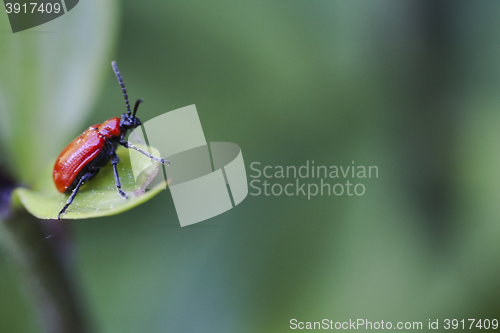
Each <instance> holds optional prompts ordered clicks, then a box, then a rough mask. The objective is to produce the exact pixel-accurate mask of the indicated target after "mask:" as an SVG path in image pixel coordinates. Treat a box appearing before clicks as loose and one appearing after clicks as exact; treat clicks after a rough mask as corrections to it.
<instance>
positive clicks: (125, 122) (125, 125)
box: [120, 99, 142, 133]
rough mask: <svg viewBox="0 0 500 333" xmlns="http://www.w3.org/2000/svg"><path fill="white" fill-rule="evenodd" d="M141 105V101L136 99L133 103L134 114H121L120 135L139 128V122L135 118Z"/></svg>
mask: <svg viewBox="0 0 500 333" xmlns="http://www.w3.org/2000/svg"><path fill="white" fill-rule="evenodd" d="M141 103H142V99H138V100H137V102H135V106H134V113H132V114H131V113H130V112H127V113H124V114H122V116H121V118H120V129H121V132H122V133H126V132H127V131H128V130H132V129H134V128H136V127H139V126H141V120H140V119H139V118H138V117H136V116H135V114H136V113H137V108H138V107H139V104H141Z"/></svg>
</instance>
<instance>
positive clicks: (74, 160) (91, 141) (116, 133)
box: [52, 61, 169, 220]
mask: <svg viewBox="0 0 500 333" xmlns="http://www.w3.org/2000/svg"><path fill="white" fill-rule="evenodd" d="M111 65H112V66H113V70H114V72H115V74H116V77H117V78H118V82H119V83H120V86H121V87H122V91H123V96H124V97H125V104H126V105H127V113H124V114H122V116H121V118H118V117H114V118H111V119H108V120H106V121H105V122H103V123H102V124H96V125H93V126H90V127H89V128H88V129H87V130H85V132H83V133H82V134H81V135H80V136H79V137H77V138H76V139H74V140H73V141H71V143H70V144H69V145H67V146H66V148H64V150H63V151H62V152H61V154H60V155H59V157H58V158H57V160H56V163H55V164H54V171H53V172H52V175H53V178H54V184H55V185H56V188H57V190H58V191H59V192H61V193H71V192H72V193H71V195H70V197H69V199H68V201H67V203H66V205H64V207H63V208H62V209H61V211H60V212H59V214H58V215H57V219H59V220H60V219H61V215H62V214H64V213H65V212H66V209H67V208H68V207H69V205H71V203H72V202H73V199H74V198H75V196H76V194H77V193H78V190H79V189H80V186H82V184H83V183H85V182H86V181H89V180H91V179H92V178H94V177H95V176H96V175H97V174H98V173H99V170H100V169H101V168H102V167H104V166H105V165H106V164H108V162H109V161H111V165H112V166H113V171H114V174H115V183H116V187H117V189H118V192H119V193H120V194H121V196H122V197H123V198H125V199H127V194H126V193H125V192H123V190H122V189H121V183H120V177H119V176H118V170H117V169H116V166H117V165H118V162H119V158H118V155H117V154H116V148H117V147H118V144H120V145H122V146H124V147H125V148H132V149H135V150H137V151H138V152H140V153H142V154H144V155H146V156H147V157H149V158H150V159H152V160H154V161H157V162H160V163H163V164H165V163H167V164H169V163H168V161H166V160H164V159H162V158H158V157H155V156H152V155H151V154H149V153H148V152H146V151H144V150H142V149H140V148H137V147H135V146H134V145H132V144H131V143H130V142H128V141H125V140H124V139H125V136H126V134H127V131H128V130H131V129H134V128H136V127H138V126H140V125H141V121H140V120H139V118H137V117H136V116H135V114H136V112H137V108H138V107H139V104H140V103H141V102H142V100H141V99H138V100H137V102H136V103H135V107H134V113H131V112H130V106H129V102H128V95H127V89H125V84H124V83H123V79H122V77H121V75H120V71H119V70H118V67H117V66H116V62H115V61H113V62H112V63H111Z"/></svg>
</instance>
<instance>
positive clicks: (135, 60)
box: [0, 0, 500, 332]
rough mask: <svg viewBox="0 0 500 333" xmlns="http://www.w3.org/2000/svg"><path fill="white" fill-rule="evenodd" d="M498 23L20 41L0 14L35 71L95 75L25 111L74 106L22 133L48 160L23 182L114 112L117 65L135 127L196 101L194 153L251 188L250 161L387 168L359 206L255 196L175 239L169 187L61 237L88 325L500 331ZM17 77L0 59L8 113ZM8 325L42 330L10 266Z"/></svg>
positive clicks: (410, 14)
mask: <svg viewBox="0 0 500 333" xmlns="http://www.w3.org/2000/svg"><path fill="white" fill-rule="evenodd" d="M92 6H93V7H92ZM5 16H6V15H5ZM499 17H500V2H498V1H493V0H490V1H486V0H484V1H481V2H472V1H430V0H425V1H396V0H392V1H387V0H384V1H382V0H377V1H370V2H368V1H332V0H309V1H298V0H286V1H284V0H283V1H281V0H278V1H264V0H252V1H230V0H215V1H210V2H205V1H192V0H187V1H186V0H183V1H162V0H148V1H143V2H137V1H132V0H125V1H123V2H118V3H114V2H104V3H103V4H100V3H98V2H97V1H81V2H80V4H79V5H78V6H77V7H75V9H73V10H72V11H71V12H69V13H68V14H66V15H64V16H63V17H61V18H59V19H57V20H55V21H52V22H50V23H47V24H45V25H43V26H40V27H38V28H35V29H32V30H28V31H26V32H21V33H18V34H15V35H13V36H12V33H11V32H10V31H9V29H10V28H9V26H8V25H6V24H5V19H6V18H2V20H3V21H4V22H3V23H4V24H3V25H2V31H1V34H0V40H1V39H4V40H6V39H9V43H15V42H13V38H16V39H19V40H20V39H23V38H24V40H25V41H26V40H28V39H29V41H28V42H25V43H27V45H30V44H29V43H38V44H37V45H41V47H42V49H44V53H43V54H39V53H37V52H34V53H31V54H30V55H29V56H30V57H31V58H33V59H31V60H30V59H27V60H26V63H27V64H31V63H35V62H36V61H37V60H36V59H38V58H37V57H42V56H44V57H46V58H47V57H48V58H50V59H52V58H51V56H53V59H55V60H53V61H54V63H55V65H53V66H54V67H50V66H48V67H46V70H47V71H48V73H49V74H48V75H47V76H46V77H47V78H48V77H51V80H53V81H56V80H57V77H55V78H54V77H53V76H52V75H50V74H51V73H53V72H52V71H50V69H51V68H56V67H57V66H58V65H59V64H61V66H63V65H65V67H63V68H61V69H60V70H61V71H62V73H70V72H76V73H81V75H88V77H92V76H91V75H94V76H93V77H95V78H96V82H95V84H93V82H92V81H90V82H86V83H85V86H84V88H85V89H83V90H75V91H72V92H71V94H70V93H64V94H63V93H62V92H61V91H58V90H57V89H55V88H50V89H52V90H50V89H49V88H48V89H49V90H50V91H49V92H42V93H41V95H39V96H38V97H39V100H40V101H41V102H40V103H45V104H44V105H45V106H46V108H47V109H50V110H53V109H54V108H51V107H50V106H51V105H53V104H57V103H59V102H58V101H59V100H64V103H65V104H61V105H62V106H60V108H61V110H62V111H61V112H62V113H60V114H51V117H53V118H51V119H52V120H51V121H50V122H47V123H50V124H45V125H46V126H45V127H43V129H41V131H42V132H41V133H42V134H37V133H32V132H30V133H28V134H26V133H25V132H22V131H21V132H20V133H19V131H18V132H16V133H17V134H16V135H18V139H19V138H21V139H19V140H21V141H22V140H28V143H29V141H33V140H38V139H37V135H38V136H42V135H43V138H41V139H40V140H41V141H43V143H44V145H45V146H43V147H42V149H41V148H37V149H36V150H37V151H36V152H34V153H37V154H39V155H41V156H40V157H39V158H36V159H35V161H34V162H33V164H31V165H27V166H25V168H26V170H25V171H23V170H21V171H19V170H17V171H16V172H19V174H18V175H16V176H17V177H18V178H19V179H20V180H23V181H24V182H25V183H29V181H30V177H31V178H32V177H33V176H32V175H28V174H29V173H30V172H31V173H32V174H33V175H34V174H35V173H34V171H30V170H36V168H37V166H41V165H45V164H47V163H49V162H50V161H53V160H54V159H55V158H56V157H57V154H58V152H59V151H60V150H61V149H62V148H64V146H65V145H66V144H67V143H68V142H69V140H70V139H71V138H72V137H74V136H76V134H78V133H80V132H81V131H82V130H84V129H85V128H86V127H87V126H89V125H91V124H94V123H99V122H102V120H104V119H108V118H110V117H113V116H118V115H119V114H121V113H122V112H123V111H124V103H123V97H122V95H121V93H120V89H119V86H118V84H117V82H116V78H115V77H114V75H113V72H112V70H111V66H110V62H111V60H116V61H117V62H118V65H119V66H120V70H121V72H122V75H123V77H124V80H125V84H126V86H127V89H128V91H129V95H130V97H131V99H132V100H135V99H136V98H143V99H144V101H145V102H144V104H143V105H142V106H141V109H140V115H139V116H140V118H141V120H142V121H143V122H145V121H147V120H148V119H151V118H153V117H155V116H157V115H160V114H162V113H164V112H166V111H169V110H174V109H177V108H180V107H183V106H186V105H190V104H196V106H197V109H198V113H199V115H200V119H201V122H202V124H203V129H204V132H205V136H206V138H207V140H208V141H228V142H234V143H237V144H238V145H239V146H240V147H241V149H242V152H243V158H244V160H245V164H246V166H247V174H252V173H251V170H250V169H249V167H248V166H249V165H250V163H252V162H254V161H258V162H261V163H262V165H295V166H297V167H298V166H301V165H303V164H305V161H306V160H309V161H312V160H314V161H315V164H316V165H343V166H346V165H350V164H351V162H352V161H353V160H354V161H355V163H356V164H357V165H376V166H378V167H379V178H378V179H369V180H366V181H364V182H363V183H364V184H365V186H366V193H365V195H364V196H361V197H356V196H354V197H348V196H341V197H332V196H330V197H328V196H323V197H320V196H318V197H315V198H312V199H311V200H310V201H308V200H307V198H304V197H296V196H294V197H288V196H285V195H282V196H263V195H262V196H250V195H249V196H248V197H247V198H246V199H245V201H243V202H242V203H241V204H240V205H239V206H237V207H236V208H235V209H232V210H230V211H228V212H226V213H224V214H222V215H220V216H217V217H214V218H212V219H210V220H208V221H205V222H202V223H200V224H196V225H193V226H190V227H185V228H180V226H179V224H178V220H177V215H176V213H175V209H174V206H173V203H172V199H171V196H170V193H169V191H164V192H163V193H161V194H160V195H158V196H156V197H155V198H154V199H153V200H151V201H149V202H147V203H145V204H143V205H141V206H139V207H137V208H135V209H133V210H131V211H129V212H126V213H124V214H121V215H117V216H112V217H106V218H98V219H89V220H80V221H72V222H70V229H71V236H72V239H73V244H72V248H68V249H67V253H66V254H67V255H68V256H69V257H71V258H72V260H74V265H75V266H76V267H75V275H76V277H77V280H78V281H77V282H78V285H79V286H80V288H81V294H82V295H83V298H84V302H85V304H86V305H87V307H88V311H89V313H90V315H91V317H93V320H94V323H93V325H94V326H95V327H96V331H101V332H285V331H289V330H290V328H289V326H290V325H289V322H290V319H292V318H295V319H297V320H299V321H320V320H322V319H323V318H328V319H331V320H334V321H348V320H349V319H353V320H355V319H358V318H363V319H368V320H370V321H373V322H375V321H381V320H384V321H392V322H397V321H403V322H404V321H422V322H423V323H424V328H425V327H426V325H427V323H428V319H431V320H433V321H434V320H436V319H440V324H441V323H442V321H443V320H444V319H445V318H450V319H452V318H456V319H459V320H461V319H464V318H465V319H467V318H476V319H480V318H482V319H484V318H490V319H492V318H497V319H499V317H498V314H499V313H500V301H499V296H500V285H499V281H500V265H499V261H500V242H499V235H500V205H499V202H500V174H499V170H500V149H499V148H498V146H499V142H500V130H499V129H500V112H498V111H499V110H500V94H499V93H498V91H500V43H499V40H500V20H499ZM67 27H69V28H68V29H66V28H67ZM55 41H57V43H58V44H57V47H56V46H54V45H56V44H55V43H56V42H55ZM44 43H47V44H44ZM51 43H53V44H51ZM4 45H5V44H4ZM9 45H10V47H13V46H12V45H13V44H9ZM23 45H25V44H23ZM44 45H45V46H44ZM89 49H92V52H93V53H92V54H93V56H92V57H87V56H86V54H85V52H91V51H89ZM6 52H7V51H6V49H4V50H3V51H1V50H0V56H1V55H2V54H5V53H6ZM67 59H71V61H70V60H67ZM66 60H67V61H66ZM70 65H71V66H70ZM9 68H10V69H9ZM16 68H18V69H19V68H21V69H23V68H24V70H29V68H28V69H26V68H25V67H23V66H19V67H15V66H11V65H10V63H9V64H6V63H4V64H2V71H7V70H10V72H9V75H4V74H5V73H6V72H2V73H0V76H3V79H0V81H1V85H0V101H2V97H3V100H6V99H8V97H7V96H6V95H7V94H10V92H8V89H9V87H10V81H8V80H7V79H8V78H10V79H11V80H14V78H16V77H18V75H20V74H19V73H17V72H15V70H16ZM57 68H59V67H57ZM21 69H19V70H21ZM89 73H91V74H89ZM92 73H93V74H92ZM42 80H44V77H42ZM53 81H50V80H49V81H47V82H46V83H47V86H49V87H52V86H53ZM78 81H79V80H78V78H74V80H73V78H72V79H71V80H69V81H64V80H63V81H60V82H59V84H61V85H63V86H71V85H72V82H78ZM61 82H62V83H61ZM21 86H22V85H21ZM29 86H30V85H29V84H28V83H26V87H29ZM2 89H3V90H2ZM61 89H62V88H61ZM68 89H69V88H68ZM27 90H28V89H27V88H26V89H23V92H22V94H24V95H23V96H27V97H26V98H27V99H26V100H27V101H31V103H35V102H36V101H35V100H34V99H35V97H33V96H31V95H30V93H29V91H27ZM6 91H7V92H6ZM20 94H21V93H20ZM44 101H45V102H44ZM51 103H52V104H51ZM61 103H62V102H61ZM0 106H2V107H3V108H4V113H5V112H6V113H12V112H13V111H12V110H13V109H9V108H8V103H7V104H6V103H4V104H0ZM85 110H89V111H91V112H89V113H85ZM49 112H50V111H47V114H49ZM41 116H44V114H43V113H42V114H41V115H37V117H41ZM14 117H15V116H14ZM4 119H5V118H4ZM38 119H39V118H38ZM24 121H25V123H28V124H31V123H34V124H38V125H39V124H40V123H39V122H38V123H37V122H36V121H35V120H34V118H28V117H26V116H25V118H24ZM8 126H9V125H8V123H6V122H4V124H3V125H1V127H0V128H2V131H3V132H4V134H5V133H6V132H8V131H10V130H11V129H9V127H8ZM28 126H29V125H28ZM47 126H53V127H52V128H51V129H50V131H48V130H47V128H50V127H47ZM60 128H62V129H63V130H61V131H59V129H60ZM43 131H45V132H43ZM43 133H46V134H43ZM47 133H48V134H47ZM16 135H14V134H13V135H10V136H3V138H4V139H3V140H4V142H6V144H4V145H2V149H3V151H4V152H5V153H4V154H2V157H0V160H1V162H0V163H1V164H2V165H3V166H4V167H6V168H10V169H11V170H12V169H15V167H12V166H10V167H9V163H10V162H11V160H12V159H14V160H15V158H14V157H12V156H13V155H12V154H21V155H22V154H24V155H28V156H29V154H28V153H29V150H28V148H22V147H27V145H28V144H27V143H24V146H22V147H21V148H19V149H17V150H15V148H12V147H15V146H16V145H17V143H14V141H16V140H18V139H16ZM8 140H10V141H8ZM16 142H20V141H16ZM9 147H11V148H9ZM44 147H45V148H44ZM34 150H35V149H34ZM9 152H10V154H11V155H9V154H8V153H9ZM9 156H10V157H9ZM44 159H45V160H44ZM19 160H20V161H21V160H22V159H21V158H20V159H19ZM11 165H14V164H11ZM14 173H15V172H14ZM281 183H283V184H284V183H287V182H281ZM35 246H36V245H35ZM0 332H37V329H36V322H35V319H34V316H33V314H32V312H31V309H30V307H29V304H28V303H27V302H26V301H25V299H24V298H23V295H22V291H21V289H20V288H19V285H18V282H17V277H16V275H15V274H14V272H12V271H10V270H9V269H8V266H7V265H6V263H5V262H4V260H3V259H0Z"/></svg>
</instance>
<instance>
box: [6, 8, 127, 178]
mask: <svg viewBox="0 0 500 333" xmlns="http://www.w3.org/2000/svg"><path fill="white" fill-rule="evenodd" d="M117 13H118V11H117V2H116V1H115V0H112V1H97V0H88V1H80V2H79V4H78V5H77V6H76V7H75V8H74V9H73V10H71V11H70V12H68V13H66V14H64V15H62V16H61V17H59V18H57V19H55V20H53V21H50V22H48V23H45V24H42V25H40V26H38V27H34V28H31V29H28V30H26V31H22V32H18V33H12V32H11V29H10V26H9V22H8V18H7V15H5V13H4V14H3V15H0V73H1V75H0V119H1V121H0V146H1V147H0V148H1V151H2V152H3V154H1V155H0V159H2V160H3V161H1V162H2V164H5V165H6V166H7V167H8V168H9V171H10V172H11V173H12V175H13V176H14V177H15V178H16V180H18V181H21V182H24V183H27V184H33V183H34V177H35V176H36V175H37V174H38V172H39V171H38V169H39V168H40V166H44V165H46V164H47V163H49V161H50V160H51V159H53V158H54V157H55V156H57V155H58V154H59V152H60V151H61V150H62V149H63V148H64V146H65V144H66V143H68V142H69V140H70V139H71V137H74V135H75V133H77V132H78V131H80V130H81V129H82V128H83V127H82V125H83V123H84V121H85V119H86V118H87V116H88V114H89V113H90V111H91V110H92V105H93V104H94V102H95V100H96V97H97V95H98V93H99V91H100V88H101V87H102V83H103V79H104V78H105V77H106V76H105V74H109V73H110V71H111V66H110V63H111V60H112V59H111V57H110V52H111V50H112V49H113V47H114V45H115V36H116V32H117Z"/></svg>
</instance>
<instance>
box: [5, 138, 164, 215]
mask: <svg viewBox="0 0 500 333" xmlns="http://www.w3.org/2000/svg"><path fill="white" fill-rule="evenodd" d="M151 149H152V152H153V154H155V153H156V154H157V155H158V151H157V150H156V149H154V148H151ZM117 153H118V155H119V156H120V163H119V164H118V173H119V175H120V180H121V183H122V188H123V190H124V191H125V192H126V193H127V194H128V197H129V198H128V199H127V200H125V199H123V198H122V197H121V195H120V194H119V193H118V191H117V190H116V187H115V178H114V174H113V168H112V167H111V164H108V165H107V166H105V167H104V168H102V169H101V171H100V172H99V174H98V175H97V176H96V177H95V178H94V179H92V180H91V181H89V182H87V183H86V184H84V185H82V187H81V188H80V191H79V192H78V194H77V196H76V197H75V200H74V201H73V203H72V204H71V206H69V208H68V210H67V211H66V214H64V215H63V216H61V218H65V219H86V218H92V217H99V216H108V215H115V214H119V213H121V212H124V211H126V210H129V209H131V208H134V207H136V206H138V205H140V204H141V203H143V202H146V201H148V200H149V199H151V198H153V197H154V196H155V195H156V194H158V193H159V192H160V191H161V190H162V189H163V188H164V186H163V184H159V186H156V187H155V188H154V189H152V190H150V191H147V192H145V191H144V189H145V188H146V186H147V185H148V184H149V183H150V181H151V179H153V178H154V176H155V175H156V173H157V172H158V170H159V164H158V163H154V164H151V161H150V160H149V159H148V158H146V157H144V158H143V159H139V160H138V164H137V165H134V167H137V168H139V170H142V168H146V167H147V168H146V169H145V171H144V172H143V173H142V174H141V176H140V177H138V182H137V184H136V183H135V181H134V176H133V173H132V167H131V165H130V158H129V153H128V150H127V149H125V148H123V147H119V148H118V150H117ZM141 163H142V165H141ZM134 164H135V159H134ZM52 167H53V163H52V164H51V165H49V166H48V167H47V168H46V169H45V171H44V172H43V174H42V175H41V176H40V177H39V179H38V180H37V182H36V184H35V187H34V189H33V190H30V189H27V188H17V189H16V190H15V191H14V201H18V200H19V201H20V202H21V203H22V204H23V205H24V207H26V209H27V210H28V211H29V212H30V213H31V214H33V215H35V216H36V217H38V218H41V219H55V218H57V214H58V213H59V211H60V210H61V208H62V207H63V206H64V205H65V204H66V200H67V199H68V197H69V195H68V194H62V193H59V192H58V191H57V190H56V187H55V185H54V182H53V180H52ZM149 176H151V177H149Z"/></svg>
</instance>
